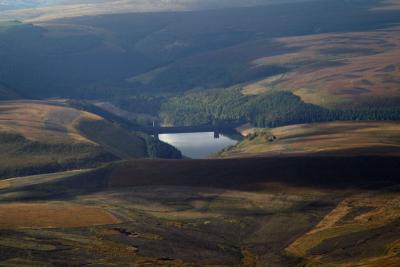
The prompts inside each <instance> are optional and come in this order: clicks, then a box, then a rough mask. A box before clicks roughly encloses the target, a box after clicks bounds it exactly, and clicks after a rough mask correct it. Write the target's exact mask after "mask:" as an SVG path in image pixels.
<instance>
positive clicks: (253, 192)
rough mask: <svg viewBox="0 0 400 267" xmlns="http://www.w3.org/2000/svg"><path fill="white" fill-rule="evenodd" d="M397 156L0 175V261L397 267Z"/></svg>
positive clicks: (121, 165)
mask: <svg viewBox="0 0 400 267" xmlns="http://www.w3.org/2000/svg"><path fill="white" fill-rule="evenodd" d="M399 163H400V159H399V158H397V157H379V156H375V157H335V156H326V157H320V156H309V157H279V158H251V159H250V158H249V159H246V158H245V159H215V160H182V161H179V160H133V161H125V162H116V163H112V164H110V165H107V166H105V167H102V168H99V169H94V170H81V171H73V172H64V173H57V174H48V175H37V176H28V177H17V178H12V179H7V180H3V181H2V182H1V184H0V188H1V189H0V265H4V266H13V265H18V264H19V265H35V266H50V265H58V266H59V265H63V264H69V265H94V266H100V265H101V266H115V265H120V266H121V265H122V266H124V265H128V264H131V265H133V266H193V265H195V266H305V265H307V266H317V265H321V264H323V265H327V264H332V265H334V266H336V265H343V266H345V265H351V266H395V265H396V264H397V263H398V262H399V261H400V258H399V256H398V246H399V244H400V243H399V242H400V228H399V223H400V194H399V192H398V181H399V180H398V179H399V178H398V177H399V169H398V166H399Z"/></svg>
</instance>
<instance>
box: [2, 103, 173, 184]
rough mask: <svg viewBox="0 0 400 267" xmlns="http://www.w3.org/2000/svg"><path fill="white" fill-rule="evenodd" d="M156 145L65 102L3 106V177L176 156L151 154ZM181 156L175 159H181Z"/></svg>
mask: <svg viewBox="0 0 400 267" xmlns="http://www.w3.org/2000/svg"><path fill="white" fill-rule="evenodd" d="M151 139H152V138H150V137H146V136H145V135H144V134H142V135H137V134H134V133H130V132H129V131H128V130H125V129H123V128H121V127H119V126H118V125H116V124H113V123H111V122H110V121H107V120H105V119H104V118H102V117H100V116H98V115H95V114H93V113H89V112H86V111H82V110H77V109H74V108H71V107H68V106H67V105H66V102H63V101H47V102H46V101H23V100H21V101H4V102H1V103H0V142H1V146H2V150H1V152H0V157H1V158H2V160H1V161H0V176H1V177H4V176H13V175H14V176H16V175H21V174H31V173H43V172H54V171H57V170H62V169H76V168H82V167H92V166H98V165H99V164H101V163H104V162H110V161H113V160H116V159H131V158H147V157H168V156H172V155H163V154H161V152H160V151H161V149H158V150H156V151H151V149H153V147H152V146H153V143H151ZM164 146H167V145H164ZM162 148H164V147H162ZM164 150H167V151H170V150H171V151H172V150H173V151H175V150H174V149H172V148H170V147H166V148H164ZM149 151H150V152H151V153H149ZM157 153H159V154H157ZM175 154H176V155H175V158H177V157H179V155H180V154H179V153H175ZM178 154H179V155H178Z"/></svg>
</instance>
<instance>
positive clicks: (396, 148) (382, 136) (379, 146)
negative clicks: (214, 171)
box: [220, 122, 400, 157]
mask: <svg viewBox="0 0 400 267" xmlns="http://www.w3.org/2000/svg"><path fill="white" fill-rule="evenodd" d="M399 154H400V124H399V123H392V122H332V123H318V124H302V125H294V126H286V127H279V128H272V129H259V130H255V133H254V134H251V135H249V136H248V137H247V138H246V139H245V140H244V141H242V142H241V143H239V144H238V145H236V146H234V147H232V148H229V149H227V150H225V151H223V152H221V153H220V156H221V157H247V156H278V155H341V156H352V155H353V156H355V155H364V156H365V155H399Z"/></svg>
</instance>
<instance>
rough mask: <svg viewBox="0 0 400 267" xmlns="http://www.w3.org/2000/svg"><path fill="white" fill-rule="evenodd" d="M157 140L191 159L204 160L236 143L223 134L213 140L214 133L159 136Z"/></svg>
mask: <svg viewBox="0 0 400 267" xmlns="http://www.w3.org/2000/svg"><path fill="white" fill-rule="evenodd" d="M159 138H160V140H161V141H164V142H166V143H168V144H170V145H173V146H174V147H176V148H178V149H179V150H180V151H181V152H182V153H183V155H185V156H187V157H189V158H193V159H200V158H206V157H207V156H210V155H212V154H215V153H217V152H219V151H221V150H223V149H224V148H227V147H230V146H233V145H235V144H236V143H237V141H236V140H233V139H231V138H229V137H227V136H225V135H223V134H219V137H218V138H215V136H214V132H206V133H174V134H160V135H159Z"/></svg>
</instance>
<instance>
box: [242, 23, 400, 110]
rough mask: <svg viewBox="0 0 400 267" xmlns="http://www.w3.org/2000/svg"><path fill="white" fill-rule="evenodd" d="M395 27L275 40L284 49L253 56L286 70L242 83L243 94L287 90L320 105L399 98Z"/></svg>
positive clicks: (381, 102)
mask: <svg viewBox="0 0 400 267" xmlns="http://www.w3.org/2000/svg"><path fill="white" fill-rule="evenodd" d="M399 36H400V28H391V29H386V30H379V31H371V32H354V33H341V34H320V35H311V36H300V37H289V38H281V39H277V40H276V42H277V43H279V44H281V45H283V46H284V47H286V49H287V51H288V52H286V53H282V54H280V55H273V56H267V57H264V58H260V59H257V60H254V61H253V64H254V67H256V66H262V65H279V66H282V67H283V66H286V67H287V68H288V69H289V70H290V71H288V72H286V73H284V74H280V75H275V76H272V77H268V78H267V79H264V80H260V81H257V82H255V83H251V84H249V85H246V86H245V87H244V88H243V92H244V93H245V94H260V93H266V92H274V91H279V90H286V91H291V92H293V93H294V94H296V95H298V96H300V97H301V98H302V100H303V101H305V102H307V103H312V104H316V105H319V106H324V107H330V108H338V107H341V108H343V107H345V108H346V107H347V108H349V107H351V108H354V107H362V106H364V105H365V106H370V105H371V104H372V105H375V106H377V105H386V106H390V105H394V103H397V102H396V101H398V99H399V97H400V91H399V89H398V85H399V82H400V61H399V58H398V56H397V55H398V54H399V52H400V46H399Z"/></svg>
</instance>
